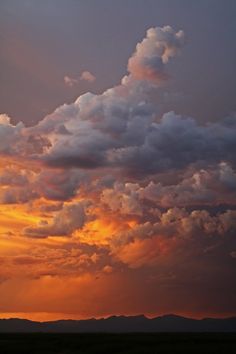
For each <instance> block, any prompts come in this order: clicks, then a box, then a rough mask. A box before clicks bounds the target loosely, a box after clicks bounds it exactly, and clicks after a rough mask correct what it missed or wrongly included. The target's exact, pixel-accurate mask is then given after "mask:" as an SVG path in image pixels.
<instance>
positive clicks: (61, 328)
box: [0, 315, 236, 333]
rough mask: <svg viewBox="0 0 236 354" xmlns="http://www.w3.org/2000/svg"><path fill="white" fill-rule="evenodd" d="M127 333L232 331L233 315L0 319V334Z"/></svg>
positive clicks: (235, 320) (235, 324)
mask: <svg viewBox="0 0 236 354" xmlns="http://www.w3.org/2000/svg"><path fill="white" fill-rule="evenodd" d="M13 332H15V333H16V332H21V333H30V332H56V333H88V332H91V333H94V332H98V333H99V332H100V333H102V332H107V333H126V332H127V333H128V332H236V317H231V318H224V319H215V318H204V319H201V320H197V319H192V318H186V317H181V316H177V315H164V316H161V317H155V318H147V317H145V316H144V315H140V316H111V317H109V318H102V319H93V318H92V319H87V320H58V321H50V322H35V321H30V320H25V319H18V318H11V319H1V320H0V333H13Z"/></svg>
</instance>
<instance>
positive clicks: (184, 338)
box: [0, 333, 236, 354]
mask: <svg viewBox="0 0 236 354" xmlns="http://www.w3.org/2000/svg"><path fill="white" fill-rule="evenodd" d="M0 353H1V354H8V353H16V354H51V353H52V354H54V353H57V354H75V353H78V354H116V353H117V354H119V353H124V354H162V353H165V354H169V353H170V354H175V353H178V354H185V353H186V354H191V353H198V354H204V353H206V354H211V353H212V354H218V353H222V354H231V353H232V354H234V353H236V333H235V334H233V333H141V334H140V333H138V334H136V333H131V334H122V333H121V334H105V333H99V334H97V333H96V334H95V333H94V334H93V333H89V334H72V333H71V334H68V333H67V334H57V333H29V334H20V333H13V334H10V333H7V334H5V333H0Z"/></svg>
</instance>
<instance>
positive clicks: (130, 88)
mask: <svg viewBox="0 0 236 354" xmlns="http://www.w3.org/2000/svg"><path fill="white" fill-rule="evenodd" d="M183 45H184V33H183V32H182V31H177V32H176V31H174V30H173V29H172V28H171V27H169V26H165V27H163V28H158V27H157V28H151V29H149V30H148V31H147V34H146V37H145V38H144V39H143V40H142V41H141V42H140V43H138V45H137V47H136V50H135V52H134V53H133V55H132V56H131V58H130V59H129V60H128V67H127V68H128V73H127V75H126V76H124V77H123V79H122V80H121V83H120V84H119V85H117V86H115V87H112V88H110V89H108V90H106V91H105V92H103V93H101V94H93V93H90V92H88V93H86V94H83V95H81V96H80V97H78V98H77V99H76V100H75V102H74V103H72V104H64V105H62V106H61V107H58V108H57V109H56V110H55V111H54V112H53V113H52V114H50V115H48V116H46V117H45V118H44V119H42V120H41V121H40V122H39V123H38V124H37V125H36V126H33V127H29V128H26V127H24V125H23V124H22V123H19V124H17V125H16V126H14V125H12V124H11V122H10V118H9V117H8V116H7V115H0V153H1V157H2V159H3V156H4V159H5V160H4V161H3V160H1V159H0V184H1V186H0V203H2V204H3V203H5V204H7V203H14V204H20V205H15V206H14V207H12V206H8V205H4V211H5V210H6V211H8V214H7V212H6V219H5V223H3V224H4V225H3V227H4V231H3V232H4V235H5V236H6V238H7V237H8V238H7V242H9V239H10V238H14V232H13V231H12V230H11V227H12V225H10V230H9V231H11V233H10V232H8V233H7V231H8V229H7V228H6V227H5V224H7V225H8V227H9V220H11V218H12V215H14V212H15V213H16V214H17V213H20V212H21V208H22V209H23V208H24V218H22V223H21V224H20V225H19V221H18V219H17V222H16V224H17V223H18V224H17V227H16V229H17V235H23V236H26V237H22V238H21V239H22V240H23V241H21V242H25V243H29V245H30V247H29V250H27V251H25V254H23V253H22V249H24V250H25V244H24V248H20V251H19V252H18V255H16V256H15V253H14V255H13V256H12V259H11V258H10V257H8V258H7V259H6V261H5V262H6V267H5V269H6V273H7V274H10V273H9V270H7V269H9V267H14V265H17V272H18V273H17V274H19V273H20V268H21V269H23V271H24V272H26V274H30V275H31V276H32V277H33V276H35V277H37V276H38V277H41V276H51V277H54V276H58V275H59V276H64V275H68V274H70V275H71V274H77V273H76V272H78V271H80V270H83V271H86V272H94V273H93V274H95V277H96V279H99V277H105V278H106V279H113V277H116V276H117V274H118V273H119V271H120V274H123V275H124V274H125V276H126V275H127V274H128V275H127V276H128V277H129V276H130V277H129V278H127V283H130V281H131V282H133V281H134V280H133V279H134V276H136V275H137V279H138V284H139V286H138V287H137V289H138V290H139V291H140V279H141V280H142V282H143V283H145V284H146V285H147V284H149V282H150V284H152V285H151V287H152V286H153V284H154V283H157V284H158V289H160V288H161V286H163V287H164V286H166V287H169V286H178V284H180V287H181V286H182V285H181V284H183V283H184V284H188V285H189V284H190V285H192V283H191V282H195V284H196V287H195V288H194V289H195V290H196V289H198V284H199V282H201V281H202V282H203V283H202V284H203V285H204V286H203V287H202V289H203V288H204V289H205V284H210V283H211V281H212V284H214V285H217V284H218V285H219V283H217V281H219V276H218V275H219V272H222V274H223V275H227V274H229V273H230V276H232V275H233V274H235V270H234V269H235V268H233V267H232V262H235V231H236V223H235V220H236V210H235V208H236V203H235V200H236V172H235V169H236V160H235V151H236V116H235V115H232V116H231V117H228V118H227V119H223V120H221V121H219V122H214V123H206V124H200V123H199V122H198V121H197V120H196V119H193V118H191V117H183V116H181V115H177V114H176V113H174V112H167V113H165V114H163V116H160V114H159V107H158V102H157V103H155V102H153V100H151V99H150V96H151V94H152V90H155V89H157V88H158V90H165V87H164V85H161V84H162V82H166V79H167V78H168V76H169V74H168V71H167V66H168V62H169V60H170V59H171V58H172V57H174V56H176V55H177V54H178V53H179V52H180V51H181V49H182V46H183ZM64 80H65V84H66V85H68V86H70V87H72V86H74V85H77V84H78V82H80V80H85V81H88V82H93V81H94V80H95V77H94V76H93V75H92V74H91V73H89V72H83V73H82V74H81V75H80V76H79V77H78V78H71V77H69V76H65V78H64ZM160 96H161V95H160ZM162 96H163V97H164V96H165V93H163V95H162ZM162 96H161V97H162ZM6 156H7V157H6ZM13 157H14V162H13ZM6 161H7V164H8V167H7V168H6ZM88 200H89V202H87V201H88ZM27 202H29V204H27V205H25V204H24V205H22V204H23V203H27ZM88 203H89V204H88ZM7 208H9V209H7ZM11 209H12V210H11ZM9 210H10V211H9ZM17 215H18V214H17ZM29 215H30V216H29ZM2 217H3V216H2ZM4 217H5V216H4ZM34 218H35V219H34ZM38 220H41V221H40V222H38ZM5 229H7V230H6V231H5ZM14 230H15V229H14ZM77 230H80V231H81V232H80V231H78V232H77ZM51 236H67V238H63V239H61V242H59V241H58V239H55V238H54V240H51V239H49V240H44V239H46V238H48V237H51ZM68 236H69V237H68ZM27 237H28V238H27ZM37 239H40V240H38V241H37ZM17 242H18V240H17ZM19 242H20V241H19ZM37 242H38V243H37ZM35 244H37V245H38V247H32V245H35ZM16 253H17V252H16ZM21 253H22V254H21ZM29 264H30V265H31V267H29ZM222 264H223V266H222ZM7 267H8V268H7ZM22 267H23V268H22ZM222 267H223V270H222ZM18 268H19V269H18ZM140 268H143V269H142V270H140ZM208 268H209V269H210V271H211V272H209V274H208V275H207V274H206V269H208ZM124 269H125V270H126V271H125V272H123V270H124ZM229 270H230V271H229ZM136 272H138V273H136ZM199 273H200V274H199ZM108 274H109V276H108ZM0 277H1V274H0ZM140 277H141V278H140ZM212 277H215V278H214V281H213V280H212ZM114 279H115V278H114ZM199 279H200V280H199ZM202 279H203V280H202ZM224 279H225V276H222V277H221V280H222V282H221V285H222V284H223V282H224ZM232 279H233V276H232ZM204 282H205V283H204ZM132 285H133V283H132ZM104 288H105V287H104ZM181 289H182V288H181ZM145 290H146V289H144V290H143V291H145ZM149 290H150V289H149ZM151 290H152V289H151ZM151 293H152V291H150V294H151ZM169 293H170V292H168V294H169ZM171 293H172V292H171ZM166 295H167V293H166V292H165V296H164V298H165V297H166ZM179 298H181V296H180V297H179ZM155 302H156V296H155ZM145 303H148V301H145Z"/></svg>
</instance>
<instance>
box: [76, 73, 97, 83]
mask: <svg viewBox="0 0 236 354" xmlns="http://www.w3.org/2000/svg"><path fill="white" fill-rule="evenodd" d="M80 80H84V81H87V82H94V81H95V80H96V77H95V76H94V75H93V74H92V73H91V72H90V71H83V72H82V74H81V75H80Z"/></svg>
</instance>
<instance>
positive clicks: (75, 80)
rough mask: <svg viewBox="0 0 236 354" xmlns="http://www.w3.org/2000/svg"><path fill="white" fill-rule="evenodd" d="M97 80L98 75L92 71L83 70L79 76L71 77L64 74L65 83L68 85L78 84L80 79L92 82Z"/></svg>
mask: <svg viewBox="0 0 236 354" xmlns="http://www.w3.org/2000/svg"><path fill="white" fill-rule="evenodd" d="M95 80H96V77H95V76H94V75H93V74H92V73H91V72H90V71H83V72H82V74H81V75H80V76H79V77H78V78H74V77H70V76H68V75H65V76H64V83H65V85H66V86H68V87H73V86H76V85H78V83H79V82H80V81H86V82H88V83H92V82H94V81H95Z"/></svg>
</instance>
